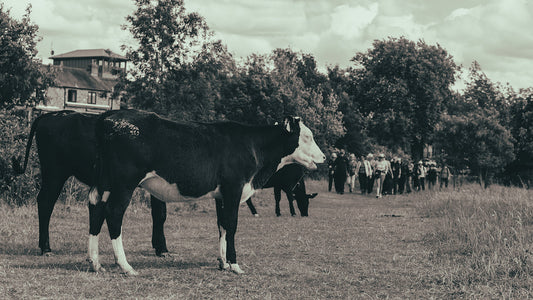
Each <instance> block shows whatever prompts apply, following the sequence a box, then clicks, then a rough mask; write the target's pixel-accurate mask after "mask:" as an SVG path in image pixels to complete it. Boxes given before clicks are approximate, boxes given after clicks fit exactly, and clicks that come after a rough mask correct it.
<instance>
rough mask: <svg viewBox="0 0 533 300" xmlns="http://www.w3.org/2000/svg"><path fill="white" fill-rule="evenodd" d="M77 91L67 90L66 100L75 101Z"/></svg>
mask: <svg viewBox="0 0 533 300" xmlns="http://www.w3.org/2000/svg"><path fill="white" fill-rule="evenodd" d="M76 98H77V91H76V90H68V98H67V101H68V102H77V99H76Z"/></svg>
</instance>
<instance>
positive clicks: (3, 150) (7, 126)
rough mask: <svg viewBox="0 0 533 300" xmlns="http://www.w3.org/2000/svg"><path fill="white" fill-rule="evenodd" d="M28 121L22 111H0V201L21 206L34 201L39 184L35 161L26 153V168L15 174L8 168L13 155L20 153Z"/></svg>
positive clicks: (33, 157) (33, 154)
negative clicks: (27, 160)
mask: <svg viewBox="0 0 533 300" xmlns="http://www.w3.org/2000/svg"><path fill="white" fill-rule="evenodd" d="M29 126H30V124H29V123H28V119H27V118H26V114H25V112H24V110H10V111H7V110H1V111H0V128H2V129H3V130H2V131H0V145H2V146H1V147H0V203H1V202H4V203H7V204H9V205H16V206H21V205H25V204H30V203H35V197H36V196H37V191H38V190H39V185H40V172H39V160H38V158H37V155H36V153H35V151H34V150H33V151H31V152H30V158H29V162H28V168H27V169H26V172H25V173H24V174H21V175H18V176H16V175H15V174H14V172H13V169H12V167H11V158H12V157H13V156H19V155H24V151H25V149H26V142H27V137H28V133H29V130H30V128H29Z"/></svg>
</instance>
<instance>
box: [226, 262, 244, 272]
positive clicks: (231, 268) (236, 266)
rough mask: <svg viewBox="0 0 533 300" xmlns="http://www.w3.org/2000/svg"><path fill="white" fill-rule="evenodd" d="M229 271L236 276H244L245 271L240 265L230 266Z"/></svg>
mask: <svg viewBox="0 0 533 300" xmlns="http://www.w3.org/2000/svg"><path fill="white" fill-rule="evenodd" d="M229 270H230V271H231V272H233V273H235V274H243V273H244V271H243V270H241V267H239V264H230V265H229Z"/></svg>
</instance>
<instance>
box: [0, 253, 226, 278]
mask: <svg viewBox="0 0 533 300" xmlns="http://www.w3.org/2000/svg"><path fill="white" fill-rule="evenodd" d="M0 254H3V255H8V256H9V255H10V256H14V257H21V256H26V257H25V258H22V259H17V258H14V259H13V260H12V261H17V260H19V263H15V264H10V266H11V267H13V268H20V269H61V270H68V271H81V272H89V271H90V268H89V263H88V262H87V261H86V251H82V250H76V251H68V252H67V251H61V250H58V251H54V252H53V253H52V254H50V256H49V257H47V256H43V255H40V250H39V249H34V248H17V249H13V248H11V249H2V250H0ZM62 259H63V260H68V262H61V260H62ZM100 259H101V263H102V266H103V267H104V268H106V269H107V270H108V272H106V273H112V274H114V273H120V272H121V271H120V268H119V267H118V265H116V264H115V263H114V259H113V255H112V254H111V255H109V253H104V254H103V255H102V254H101V256H100ZM20 260H23V261H25V262H20ZM128 261H129V263H130V264H131V266H132V267H133V268H134V269H136V270H138V271H142V270H150V269H175V270H187V269H203V268H206V267H213V268H215V267H216V266H217V262H216V260H214V259H213V260H212V261H207V260H203V259H202V258H200V259H197V258H196V259H195V258H192V259H191V260H186V259H183V258H177V257H176V255H173V256H167V257H157V256H155V254H153V253H152V252H150V251H142V252H137V253H133V254H131V255H129V257H128Z"/></svg>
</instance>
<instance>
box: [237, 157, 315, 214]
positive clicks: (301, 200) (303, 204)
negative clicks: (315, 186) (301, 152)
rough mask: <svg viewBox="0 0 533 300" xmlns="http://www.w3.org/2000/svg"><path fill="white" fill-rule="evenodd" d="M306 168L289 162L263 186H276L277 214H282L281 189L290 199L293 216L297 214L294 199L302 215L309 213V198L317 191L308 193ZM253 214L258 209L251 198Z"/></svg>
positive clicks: (249, 202) (250, 203)
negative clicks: (305, 180)
mask: <svg viewBox="0 0 533 300" xmlns="http://www.w3.org/2000/svg"><path fill="white" fill-rule="evenodd" d="M304 175H305V168H304V167H302V166H301V165H300V164H288V165H286V166H284V167H283V168H281V169H280V170H279V171H277V172H276V173H275V174H274V175H272V177H270V179H269V180H268V182H267V183H266V184H265V185H264V186H263V188H270V187H273V188H274V199H275V200H276V216H278V217H279V216H281V212H280V208H279V203H280V201H281V191H284V192H285V194H286V195H287V200H288V201H289V210H290V212H291V216H295V215H296V212H295V210H294V205H293V201H294V200H296V204H297V205H298V210H299V211H300V215H301V216H302V217H307V216H308V215H309V199H313V198H315V197H316V195H318V194H317V193H313V194H307V193H306V191H305V182H304ZM246 204H248V207H249V208H250V211H251V212H252V214H254V215H257V211H256V209H255V207H254V205H253V203H252V200H251V198H250V199H248V200H246Z"/></svg>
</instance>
